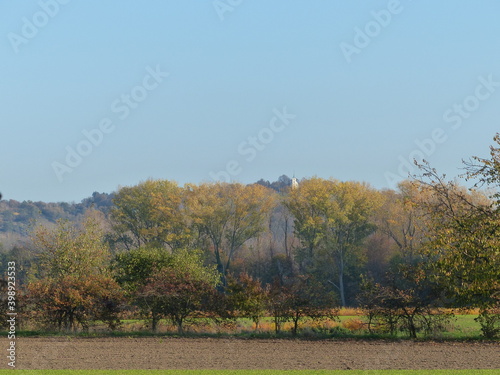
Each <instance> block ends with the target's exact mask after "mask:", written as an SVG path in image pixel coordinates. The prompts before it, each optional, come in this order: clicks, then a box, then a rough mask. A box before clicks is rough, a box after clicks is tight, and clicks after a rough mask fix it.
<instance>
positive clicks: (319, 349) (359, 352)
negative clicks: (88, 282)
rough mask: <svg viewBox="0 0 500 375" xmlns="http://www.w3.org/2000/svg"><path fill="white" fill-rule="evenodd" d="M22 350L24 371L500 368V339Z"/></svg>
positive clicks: (71, 342)
mask: <svg viewBox="0 0 500 375" xmlns="http://www.w3.org/2000/svg"><path fill="white" fill-rule="evenodd" d="M16 354H17V363H16V364H17V366H16V367H17V368H19V369H284V370H287V369H437V368H442V369H462V368H469V369H472V368H478V369H479V368H483V369H499V368H500V344H498V343H496V344H480V343H450V342H448V343H435V342H429V343H413V342H408V341H404V342H381V341H376V342H375V341H327V340H324V341H298V340H241V339H180V338H179V339H176V338H166V339H165V338H163V339H162V338H100V339H82V338H20V339H18V341H17V353H16ZM2 362H4V363H2V366H1V367H2V368H4V367H7V366H6V363H5V361H2Z"/></svg>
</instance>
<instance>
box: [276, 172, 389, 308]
mask: <svg viewBox="0 0 500 375" xmlns="http://www.w3.org/2000/svg"><path fill="white" fill-rule="evenodd" d="M379 201H380V198H379V194H378V193H377V192H376V191H375V190H373V189H371V188H370V187H369V186H367V185H365V184H362V183H357V182H339V181H336V180H324V179H320V178H312V179H310V180H307V181H303V182H302V183H301V184H300V186H299V187H298V188H297V189H292V190H291V191H290V193H289V194H288V196H287V197H286V198H285V205H286V206H287V208H288V209H289V210H290V212H291V213H292V214H293V215H294V217H295V232H296V234H297V237H299V239H300V240H301V243H302V249H300V250H299V251H300V253H299V260H301V261H302V264H303V268H304V267H305V272H313V271H315V272H318V271H319V272H321V273H323V274H324V275H326V277H329V276H336V282H335V281H333V280H332V279H331V277H330V278H329V279H328V282H329V283H331V284H333V285H334V286H335V287H336V289H337V290H338V292H339V294H340V300H341V303H342V306H346V286H345V276H346V271H347V269H348V267H349V266H353V265H355V264H356V263H359V260H360V256H361V254H360V250H361V245H362V242H363V241H364V240H365V239H366V237H367V236H368V235H369V234H371V233H372V232H373V231H374V229H375V226H374V225H373V223H372V221H371V217H372V215H373V212H374V209H375V208H376V207H377V205H378V204H379Z"/></svg>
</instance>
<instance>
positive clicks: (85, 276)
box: [27, 219, 123, 330]
mask: <svg viewBox="0 0 500 375" xmlns="http://www.w3.org/2000/svg"><path fill="white" fill-rule="evenodd" d="M102 239H103V233H102V232H101V231H100V229H99V227H98V225H97V223H96V222H95V221H94V220H92V219H87V220H85V221H84V223H83V225H82V227H81V228H78V227H77V226H75V225H70V224H69V223H67V222H63V221H60V222H59V223H58V225H57V227H56V228H54V229H49V228H46V227H44V226H38V227H37V228H35V230H34V232H33V234H32V240H33V245H34V247H35V249H36V251H37V254H38V258H39V266H38V269H37V270H36V271H37V272H36V276H37V280H35V281H32V282H30V283H29V284H28V285H27V290H28V293H27V304H28V306H29V308H30V309H31V312H32V314H33V315H32V316H33V317H34V318H35V319H36V320H37V321H38V322H42V323H44V324H46V325H47V326H50V327H53V328H57V329H65V330H75V329H76V328H77V326H78V325H80V326H81V327H82V328H84V329H87V328H88V326H89V322H92V321H96V320H103V321H106V322H107V323H108V325H109V326H110V327H111V328H114V327H116V325H117V324H118V317H117V314H118V312H119V310H120V305H121V303H122V302H123V295H122V292H121V289H120V287H119V285H118V284H117V283H116V282H115V281H114V279H113V278H112V277H111V275H110V273H109V271H108V268H107V267H108V264H109V249H108V248H107V247H106V245H105V244H104V243H103V241H102Z"/></svg>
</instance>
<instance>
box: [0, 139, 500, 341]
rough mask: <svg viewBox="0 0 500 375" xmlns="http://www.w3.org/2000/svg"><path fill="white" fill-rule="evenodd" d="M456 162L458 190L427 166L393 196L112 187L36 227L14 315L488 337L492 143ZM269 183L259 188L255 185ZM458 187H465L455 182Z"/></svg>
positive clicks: (495, 268)
mask: <svg viewBox="0 0 500 375" xmlns="http://www.w3.org/2000/svg"><path fill="white" fill-rule="evenodd" d="M495 143H496V145H495V146H491V149H490V154H491V155H490V158H488V159H483V158H478V157H473V158H471V159H470V160H469V161H467V162H465V174H464V175H463V176H462V178H463V179H464V180H466V181H474V182H475V184H473V185H472V186H470V187H469V188H466V187H465V186H464V185H462V184H461V183H460V182H459V180H447V179H446V176H442V175H440V174H439V173H438V172H437V171H436V170H435V169H433V168H432V167H431V166H430V165H429V164H427V163H426V162H423V163H422V164H420V165H419V167H420V171H421V174H420V175H419V176H415V177H414V178H413V179H411V180H407V181H403V182H401V183H400V184H399V186H398V189H397V190H377V189H374V188H372V187H371V186H369V185H368V184H365V183H360V182H349V181H348V182H343V181H338V180H335V179H322V178H317V177H313V178H310V179H304V180H302V181H301V182H300V184H299V186H298V187H297V188H291V187H290V186H287V187H281V188H280V189H273V188H272V187H271V186H269V184H266V183H262V182H261V183H257V184H251V185H242V184H239V183H202V184H186V185H184V186H179V185H178V184H177V183H175V182H173V181H169V180H148V181H145V182H142V183H140V184H138V185H136V186H131V187H124V188H121V189H120V190H119V191H118V192H116V193H115V194H114V196H113V204H112V206H110V207H109V210H108V212H107V213H106V214H104V213H102V212H99V211H92V210H88V211H87V213H86V216H85V219H84V220H82V221H81V222H80V223H77V224H75V223H71V222H68V221H58V222H57V224H55V225H51V226H50V225H46V224H45V225H38V226H35V228H34V229H33V230H32V232H31V244H30V245H29V247H28V249H27V250H26V251H27V252H28V253H29V255H26V254H24V256H20V255H22V252H20V250H19V249H17V250H16V251H17V253H16V252H11V253H10V254H6V255H5V254H4V255H3V259H2V262H3V263H6V261H8V260H9V259H14V258H16V256H17V257H18V258H17V260H18V267H20V269H19V275H20V278H21V280H20V281H21V283H22V291H23V293H22V296H21V298H22V301H23V303H22V305H23V306H24V307H23V308H24V313H25V316H26V319H31V321H34V322H36V323H38V324H40V325H42V326H44V327H49V328H56V329H64V330H73V329H76V328H77V327H82V328H84V329H87V328H88V325H89V322H92V321H96V320H99V321H105V322H107V323H108V324H109V326H110V327H111V328H116V327H117V326H118V325H119V320H120V316H123V314H125V313H126V312H129V313H132V312H133V313H136V314H141V315H142V316H143V317H145V318H147V319H149V321H150V322H151V328H152V329H153V330H156V328H157V325H158V322H159V321H160V320H161V319H163V318H168V319H169V320H170V321H171V322H173V323H174V324H175V325H176V326H177V327H178V330H179V332H183V329H184V328H183V327H184V323H185V321H186V319H189V318H191V317H193V316H194V315H196V314H198V315H199V314H201V315H202V316H205V317H209V318H212V319H214V320H224V319H226V320H227V319H236V318H238V317H247V318H250V319H252V320H253V321H254V324H255V326H256V327H258V325H259V321H260V319H261V318H262V317H263V316H266V315H268V316H272V317H273V318H274V322H275V327H276V330H277V331H279V330H280V327H281V326H282V323H283V322H285V321H292V322H293V323H294V324H293V327H294V333H297V329H298V327H299V320H300V319H302V318H303V317H306V316H309V317H314V316H319V315H322V316H323V315H328V314H334V313H335V310H336V309H337V308H338V307H345V306H360V307H362V308H363V309H364V311H365V313H366V316H367V325H368V330H370V331H376V330H379V331H380V330H382V331H386V332H390V333H395V332H396V331H397V330H404V331H405V332H407V333H408V334H409V336H411V337H416V335H417V333H418V332H427V331H432V330H436V329H439V327H441V326H443V322H444V321H446V319H447V315H446V314H445V313H441V312H442V311H443V310H442V309H443V308H444V307H456V308H478V309H479V311H480V314H479V317H478V321H479V323H480V324H481V327H482V332H483V334H484V335H485V336H486V337H495V336H497V335H498V334H499V332H500V327H499V323H500V314H499V313H500V311H499V304H500V302H499V301H500V293H499V290H500V286H499V283H500V267H499V266H500V244H499V243H498V241H499V239H500V237H499V235H500V216H499V215H500V211H499V201H500V193H498V190H497V188H498V186H499V185H500V146H499V144H500V136H499V135H497V136H496V137H495ZM266 185H267V186H266ZM469 185H470V183H469Z"/></svg>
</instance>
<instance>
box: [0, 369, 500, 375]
mask: <svg viewBox="0 0 500 375" xmlns="http://www.w3.org/2000/svg"><path fill="white" fill-rule="evenodd" d="M11 371H12V370H0V375H4V374H5V375H8V374H12V372H11ZM16 374H26V375H28V374H40V375H62V374H67V375H84V374H92V375H121V374H124V375H129V374H130V375H132V374H134V375H135V374H137V375H219V374H220V375H287V374H291V375H434V374H435V375H494V374H500V370H17V371H16Z"/></svg>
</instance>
